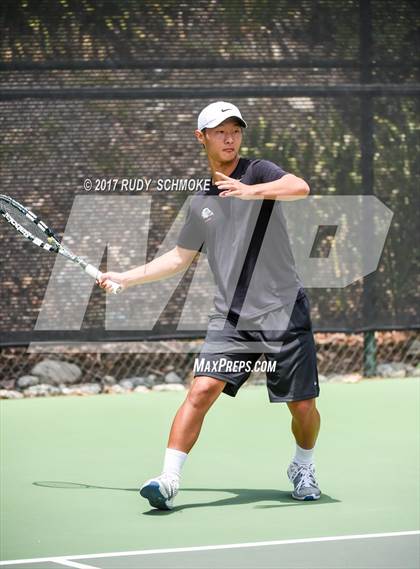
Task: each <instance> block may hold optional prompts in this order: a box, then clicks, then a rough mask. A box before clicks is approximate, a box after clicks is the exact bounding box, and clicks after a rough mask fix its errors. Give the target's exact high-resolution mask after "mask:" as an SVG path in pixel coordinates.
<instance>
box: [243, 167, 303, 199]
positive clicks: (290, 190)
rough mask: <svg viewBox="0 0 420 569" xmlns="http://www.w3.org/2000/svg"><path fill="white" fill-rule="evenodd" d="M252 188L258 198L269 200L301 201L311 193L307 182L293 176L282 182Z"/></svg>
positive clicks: (281, 180)
mask: <svg viewBox="0 0 420 569" xmlns="http://www.w3.org/2000/svg"><path fill="white" fill-rule="evenodd" d="M251 187H252V189H253V191H254V192H255V196H256V197H259V198H261V199H269V200H285V201H288V200H289V201H292V200H301V199H303V198H306V196H307V195H308V194H309V192H310V189H309V186H308V184H307V183H306V182H305V180H302V178H298V177H297V176H294V175H293V174H286V175H285V176H283V177H282V178H280V180H274V182H266V183H265V184H255V185H253V186H251Z"/></svg>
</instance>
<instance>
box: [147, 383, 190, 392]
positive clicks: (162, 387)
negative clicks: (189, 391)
mask: <svg viewBox="0 0 420 569" xmlns="http://www.w3.org/2000/svg"><path fill="white" fill-rule="evenodd" d="M152 389H153V391H185V386H184V385H183V384H182V383H158V384H157V385H154V386H153V388H152Z"/></svg>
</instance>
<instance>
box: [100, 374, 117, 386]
mask: <svg viewBox="0 0 420 569" xmlns="http://www.w3.org/2000/svg"><path fill="white" fill-rule="evenodd" d="M102 383H103V384H104V385H115V384H116V383H117V381H116V379H115V377H112V375H104V377H103V378H102Z"/></svg>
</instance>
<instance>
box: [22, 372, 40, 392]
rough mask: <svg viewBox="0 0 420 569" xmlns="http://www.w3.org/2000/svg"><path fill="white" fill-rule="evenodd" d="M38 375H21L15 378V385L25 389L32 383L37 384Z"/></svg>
mask: <svg viewBox="0 0 420 569" xmlns="http://www.w3.org/2000/svg"><path fill="white" fill-rule="evenodd" d="M38 383H39V377H36V376H35V375H23V376H22V377H20V378H19V379H18V380H17V386H18V387H20V389H26V388H27V387H32V386H33V385H38Z"/></svg>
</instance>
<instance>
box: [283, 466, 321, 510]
mask: <svg viewBox="0 0 420 569" xmlns="http://www.w3.org/2000/svg"><path fill="white" fill-rule="evenodd" d="M287 476H288V477H289V480H290V482H292V483H293V485H294V487H295V489H294V490H293V492H292V498H294V499H295V500H305V501H306V500H308V501H309V500H319V498H320V497H321V490H320V489H319V487H318V482H317V481H316V478H315V467H314V465H313V464H297V463H296V462H292V463H291V464H290V466H289V468H288V469H287Z"/></svg>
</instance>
